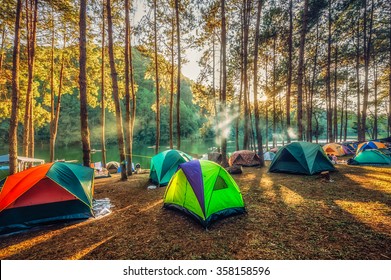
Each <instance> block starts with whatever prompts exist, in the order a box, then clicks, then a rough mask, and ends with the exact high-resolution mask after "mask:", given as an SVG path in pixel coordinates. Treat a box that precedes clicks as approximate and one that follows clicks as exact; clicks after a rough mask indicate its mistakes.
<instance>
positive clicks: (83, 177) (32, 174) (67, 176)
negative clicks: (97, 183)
mask: <svg viewBox="0 0 391 280" xmlns="http://www.w3.org/2000/svg"><path fill="white" fill-rule="evenodd" d="M93 193H94V170H93V169H92V168H89V167H84V166H80V165H76V164H72V163H64V162H55V163H48V164H42V165H39V166H36V167H33V168H30V169H27V170H25V171H23V172H19V173H16V174H14V175H11V176H8V178H7V179H6V181H5V183H4V186H3V188H2V191H1V193H0V233H7V232H11V231H15V230H20V229H25V228H29V227H32V226H35V225H39V224H47V223H51V222H54V221H64V220H72V219H85V218H89V217H91V216H93V211H92V200H93Z"/></svg>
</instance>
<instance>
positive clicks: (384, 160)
mask: <svg viewBox="0 0 391 280" xmlns="http://www.w3.org/2000/svg"><path fill="white" fill-rule="evenodd" d="M349 164H353V165H355V164H356V165H391V157H389V156H387V155H385V154H383V153H382V152H381V151H379V150H364V151H361V152H360V153H359V154H358V155H356V156H355V157H354V158H353V160H351V161H350V162H349Z"/></svg>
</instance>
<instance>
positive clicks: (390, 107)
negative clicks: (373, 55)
mask: <svg viewBox="0 0 391 280" xmlns="http://www.w3.org/2000/svg"><path fill="white" fill-rule="evenodd" d="M389 4H390V18H389V20H390V26H389V30H391V2H389ZM388 51H389V57H388V129H387V130H388V135H390V134H391V32H389V44H388Z"/></svg>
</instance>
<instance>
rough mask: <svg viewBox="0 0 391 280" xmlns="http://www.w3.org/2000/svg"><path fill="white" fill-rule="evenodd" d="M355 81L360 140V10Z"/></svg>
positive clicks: (358, 136) (358, 135) (359, 138)
mask: <svg viewBox="0 0 391 280" xmlns="http://www.w3.org/2000/svg"><path fill="white" fill-rule="evenodd" d="M356 31H357V47H356V83H357V140H358V141H360V140H361V138H362V137H361V92H360V12H359V15H358V18H357V30H356Z"/></svg>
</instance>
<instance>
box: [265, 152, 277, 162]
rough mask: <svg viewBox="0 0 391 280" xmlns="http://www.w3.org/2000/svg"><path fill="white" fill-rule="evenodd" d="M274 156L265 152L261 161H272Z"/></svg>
mask: <svg viewBox="0 0 391 280" xmlns="http://www.w3.org/2000/svg"><path fill="white" fill-rule="evenodd" d="M275 155H276V154H275V153H272V152H266V153H264V154H263V159H264V160H273V159H274V157H275Z"/></svg>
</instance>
